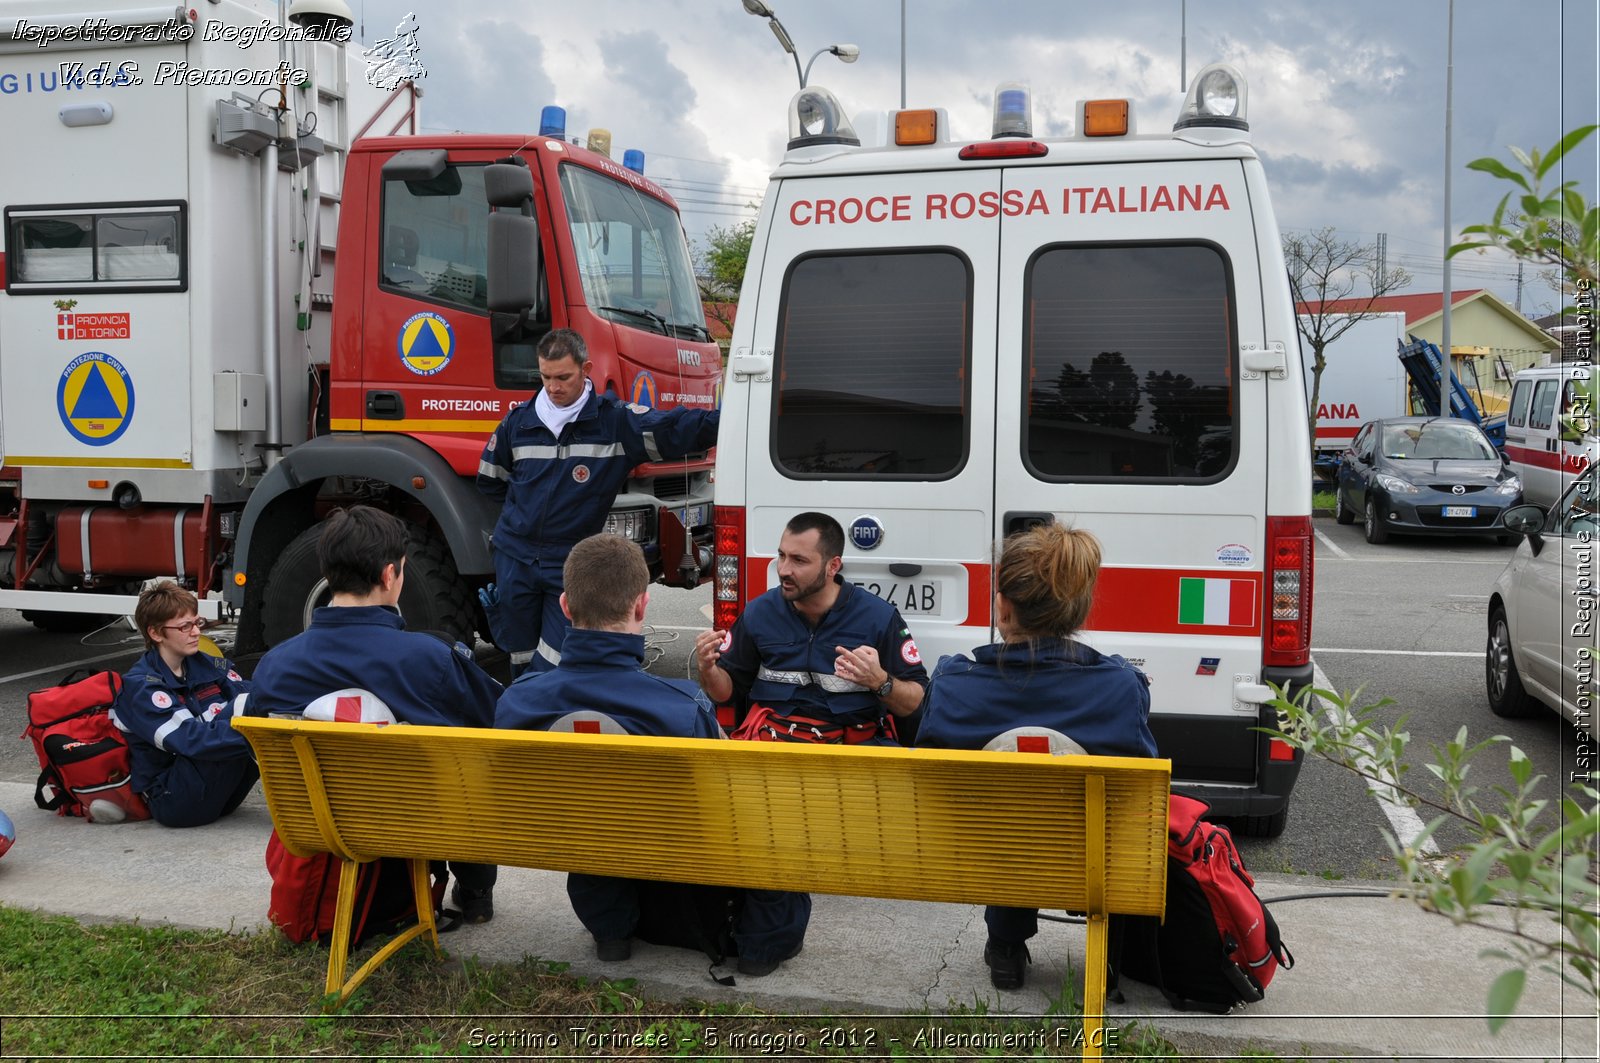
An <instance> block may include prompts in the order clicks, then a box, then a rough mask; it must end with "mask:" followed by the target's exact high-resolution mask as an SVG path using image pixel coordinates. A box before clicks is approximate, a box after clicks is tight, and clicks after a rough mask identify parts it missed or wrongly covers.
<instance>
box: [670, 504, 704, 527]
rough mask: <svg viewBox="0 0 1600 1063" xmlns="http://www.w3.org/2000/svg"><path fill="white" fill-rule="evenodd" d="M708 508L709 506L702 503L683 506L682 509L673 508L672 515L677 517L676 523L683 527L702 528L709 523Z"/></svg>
mask: <svg viewBox="0 0 1600 1063" xmlns="http://www.w3.org/2000/svg"><path fill="white" fill-rule="evenodd" d="M708 509H709V507H707V506H703V505H701V506H684V507H683V508H682V509H675V510H673V511H672V515H673V516H675V517H677V518H678V523H680V524H682V525H683V526H684V527H685V528H691V529H693V528H703V527H705V525H707V524H709V523H710V520H709V513H708V512H707V510H708Z"/></svg>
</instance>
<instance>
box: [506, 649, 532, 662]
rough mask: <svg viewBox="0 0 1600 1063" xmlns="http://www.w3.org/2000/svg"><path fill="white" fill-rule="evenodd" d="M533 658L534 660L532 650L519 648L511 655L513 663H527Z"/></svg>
mask: <svg viewBox="0 0 1600 1063" xmlns="http://www.w3.org/2000/svg"><path fill="white" fill-rule="evenodd" d="M531 660H533V651H532V650H517V651H516V652H514V653H513V654H512V655H511V663H512V664H527V663H528V662H529V661H531Z"/></svg>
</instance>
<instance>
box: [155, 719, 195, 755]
mask: <svg viewBox="0 0 1600 1063" xmlns="http://www.w3.org/2000/svg"><path fill="white" fill-rule="evenodd" d="M192 719H194V713H192V712H190V711H189V710H188V709H179V710H178V711H177V712H175V713H173V714H172V718H171V719H169V720H168V721H167V722H166V723H164V724H162V725H161V726H160V727H158V728H156V733H155V739H156V748H157V749H159V750H161V751H162V752H163V753H166V752H169V750H168V749H167V736H168V735H170V734H171V733H172V732H174V731H176V730H177V729H178V728H180V727H182V726H183V725H184V724H186V723H188V722H189V721H190V720H192Z"/></svg>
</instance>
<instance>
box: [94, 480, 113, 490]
mask: <svg viewBox="0 0 1600 1063" xmlns="http://www.w3.org/2000/svg"><path fill="white" fill-rule="evenodd" d="M110 486H111V481H110V480H90V481H89V489H90V490H91V491H104V490H105V489H106V488H108V487H110Z"/></svg>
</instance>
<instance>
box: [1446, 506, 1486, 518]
mask: <svg viewBox="0 0 1600 1063" xmlns="http://www.w3.org/2000/svg"><path fill="white" fill-rule="evenodd" d="M1444 515H1445V516H1447V517H1476V516H1477V515H1478V507H1477V506H1445V507H1444Z"/></svg>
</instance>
